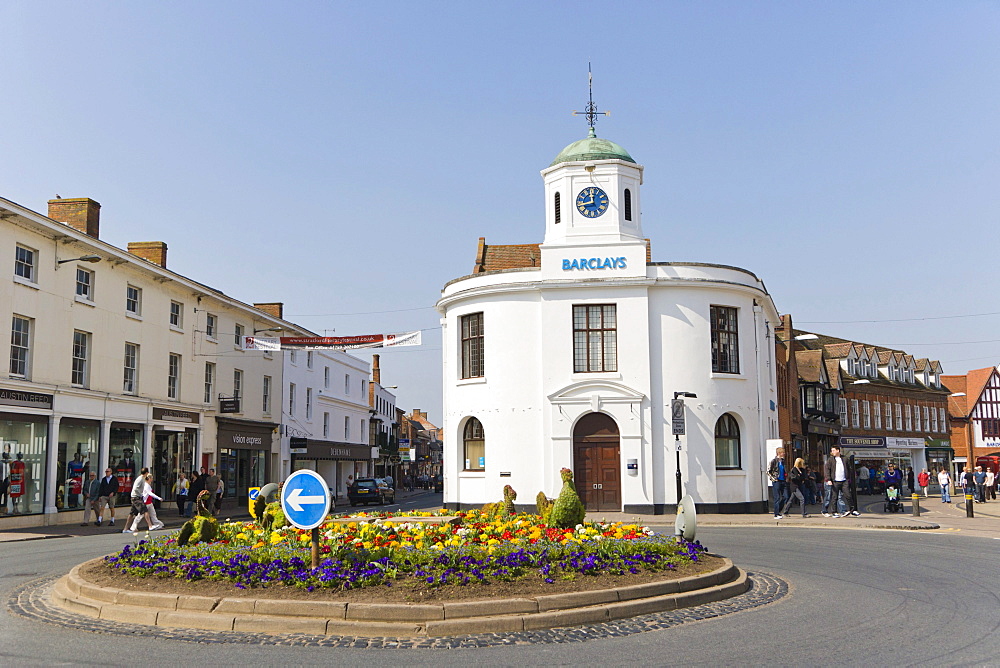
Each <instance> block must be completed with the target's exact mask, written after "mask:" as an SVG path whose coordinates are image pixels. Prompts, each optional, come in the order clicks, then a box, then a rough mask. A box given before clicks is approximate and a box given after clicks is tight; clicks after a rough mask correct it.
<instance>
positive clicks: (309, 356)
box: [306, 350, 313, 369]
mask: <svg viewBox="0 0 1000 668" xmlns="http://www.w3.org/2000/svg"><path fill="white" fill-rule="evenodd" d="M306 368H307V369H311V368H313V351H311V350H307V351H306Z"/></svg>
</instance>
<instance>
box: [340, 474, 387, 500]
mask: <svg viewBox="0 0 1000 668" xmlns="http://www.w3.org/2000/svg"><path fill="white" fill-rule="evenodd" d="M347 500H348V501H350V502H351V505H352V506H356V505H358V504H359V503H363V504H365V505H366V506H367V505H368V504H369V503H377V504H379V505H380V506H381V505H385V504H386V503H392V502H393V501H395V500H396V490H394V489H393V488H392V487H389V486H388V485H387V484H386V483H385V480H382V479H381V478H358V479H357V480H355V481H354V484H353V485H351V486H350V487H348V488H347Z"/></svg>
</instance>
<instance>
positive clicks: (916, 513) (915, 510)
mask: <svg viewBox="0 0 1000 668" xmlns="http://www.w3.org/2000/svg"><path fill="white" fill-rule="evenodd" d="M910 499H911V500H912V501H913V516H914V517H920V495H919V494H917V493H916V492H914V493H913V496H911V497H910Z"/></svg>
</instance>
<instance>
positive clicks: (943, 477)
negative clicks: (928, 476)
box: [938, 468, 951, 503]
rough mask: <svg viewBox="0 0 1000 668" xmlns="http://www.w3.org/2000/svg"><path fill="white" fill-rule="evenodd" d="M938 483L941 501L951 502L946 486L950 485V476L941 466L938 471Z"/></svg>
mask: <svg viewBox="0 0 1000 668" xmlns="http://www.w3.org/2000/svg"><path fill="white" fill-rule="evenodd" d="M938 485H940V486H941V503H951V496H950V495H949V494H948V486H949V485H951V476H950V475H948V470H947V469H944V468H942V469H941V471H940V472H939V473H938Z"/></svg>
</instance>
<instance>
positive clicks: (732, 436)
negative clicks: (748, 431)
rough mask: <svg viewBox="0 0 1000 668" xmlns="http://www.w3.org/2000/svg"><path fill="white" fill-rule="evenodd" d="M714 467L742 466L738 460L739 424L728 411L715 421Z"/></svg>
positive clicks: (733, 467) (731, 467) (730, 467)
mask: <svg viewBox="0 0 1000 668" xmlns="http://www.w3.org/2000/svg"><path fill="white" fill-rule="evenodd" d="M715 468H717V469H739V468H742V465H741V462H740V426H739V424H737V422H736V419H735V418H734V417H733V416H732V415H730V414H729V413H726V414H725V415H723V416H722V417H720V418H719V420H718V422H716V423H715Z"/></svg>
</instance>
